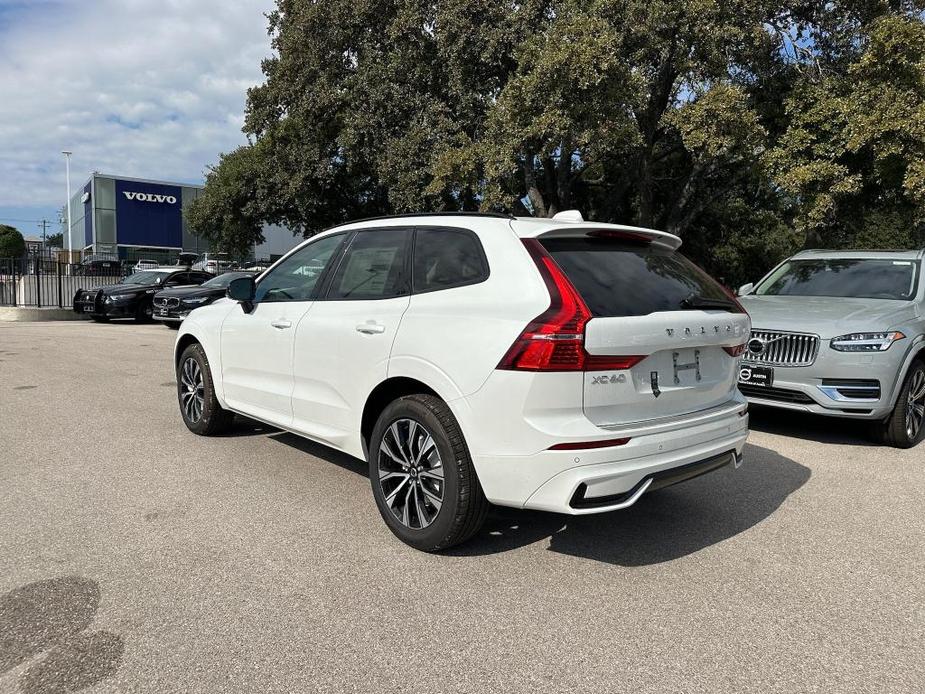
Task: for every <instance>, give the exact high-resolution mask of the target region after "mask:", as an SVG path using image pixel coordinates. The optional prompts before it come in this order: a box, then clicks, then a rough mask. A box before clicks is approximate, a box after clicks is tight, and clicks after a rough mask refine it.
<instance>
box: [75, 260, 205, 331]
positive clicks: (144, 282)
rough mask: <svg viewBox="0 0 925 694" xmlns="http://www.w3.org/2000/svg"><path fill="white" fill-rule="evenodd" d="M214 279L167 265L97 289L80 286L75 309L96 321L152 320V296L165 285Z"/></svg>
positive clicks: (193, 283)
mask: <svg viewBox="0 0 925 694" xmlns="http://www.w3.org/2000/svg"><path fill="white" fill-rule="evenodd" d="M210 279H212V275H211V274H210V273H208V272H201V271H198V270H187V269H186V268H177V267H166V268H156V269H153V270H142V271H141V272H136V273H135V274H133V275H129V276H128V277H126V278H125V279H123V280H122V281H121V282H119V284H110V285H108V286H105V287H98V288H96V289H78V290H77V293H76V294H75V295H74V311H75V312H76V313H84V314H87V315H88V316H90V317H91V318H92V319H93V320H95V321H99V322H102V321H107V320H109V319H110V318H134V319H135V320H136V321H138V322H143V321H147V320H150V319H151V316H152V315H153V313H154V307H153V304H152V299H153V298H154V295H155V294H156V293H157V292H158V291H159V290H160V289H163V288H165V287H171V288H178V287H194V288H195V287H198V286H199V285H200V284H202V283H203V282H206V281H208V280H210Z"/></svg>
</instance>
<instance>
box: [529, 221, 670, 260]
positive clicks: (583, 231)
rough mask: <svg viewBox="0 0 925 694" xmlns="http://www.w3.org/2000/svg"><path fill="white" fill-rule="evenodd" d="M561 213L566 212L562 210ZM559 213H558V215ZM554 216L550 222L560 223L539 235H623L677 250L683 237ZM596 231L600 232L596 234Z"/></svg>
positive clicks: (654, 230) (616, 236) (640, 228)
mask: <svg viewBox="0 0 925 694" xmlns="http://www.w3.org/2000/svg"><path fill="white" fill-rule="evenodd" d="M559 214H566V213H564V212H560V213H559ZM558 216H559V215H556V217H558ZM579 216H580V214H579ZM556 217H553V218H552V219H551V220H550V222H560V223H559V224H555V225H550V227H549V228H548V229H544V230H542V231H540V233H539V234H538V236H544V237H547V238H553V237H574V236H595V235H599V236H612V237H613V238H619V237H621V236H623V237H624V238H627V239H633V240H636V241H645V242H647V243H653V244H656V245H659V246H663V247H665V248H670V249H671V250H673V251H676V250H677V249H678V248H680V247H681V239H680V238H679V237H677V236H675V235H674V234H669V233H668V232H667V231H658V230H656V229H646V228H644V227H631V226H625V225H623V224H597V223H595V222H585V221H581V222H572V221H570V220H561V219H557V218H556ZM562 221H568V222H569V223H568V226H564V225H563V224H561V222H562ZM594 232H598V233H597V234H595V233H594Z"/></svg>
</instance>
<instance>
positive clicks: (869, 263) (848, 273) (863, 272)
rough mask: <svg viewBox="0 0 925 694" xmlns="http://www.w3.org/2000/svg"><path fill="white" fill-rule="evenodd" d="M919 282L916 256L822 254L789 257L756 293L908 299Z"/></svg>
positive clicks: (913, 293) (912, 295) (913, 294)
mask: <svg viewBox="0 0 925 694" xmlns="http://www.w3.org/2000/svg"><path fill="white" fill-rule="evenodd" d="M917 286H918V263H917V262H916V261H914V260H890V259H886V258H878V259H862V258H838V259H821V258H820V259H807V260H788V261H787V262H785V263H784V264H783V265H781V266H780V267H779V268H777V270H775V271H774V272H773V273H772V274H771V276H770V277H768V278H767V279H766V280H765V281H764V282H762V283H761V284H760V285H758V287H757V289H755V294H757V295H759V296H763V295H767V296H833V297H842V298H852V299H894V300H900V301H908V300H909V299H911V298H912V297H914V296H915V292H916V289H917Z"/></svg>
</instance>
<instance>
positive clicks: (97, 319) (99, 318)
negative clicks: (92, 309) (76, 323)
mask: <svg viewBox="0 0 925 694" xmlns="http://www.w3.org/2000/svg"><path fill="white" fill-rule="evenodd" d="M90 320H92V321H93V322H94V323H108V322H109V318H108V317H107V316H90Z"/></svg>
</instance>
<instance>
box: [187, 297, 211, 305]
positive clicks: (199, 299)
mask: <svg viewBox="0 0 925 694" xmlns="http://www.w3.org/2000/svg"><path fill="white" fill-rule="evenodd" d="M206 301H208V299H207V298H206V297H204V296H198V297H193V298H189V299H183V303H184V304H186V305H187V306H199V304H204V303H205V302H206Z"/></svg>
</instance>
